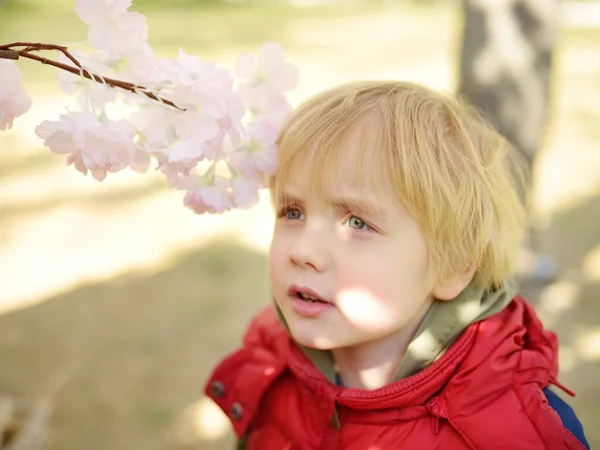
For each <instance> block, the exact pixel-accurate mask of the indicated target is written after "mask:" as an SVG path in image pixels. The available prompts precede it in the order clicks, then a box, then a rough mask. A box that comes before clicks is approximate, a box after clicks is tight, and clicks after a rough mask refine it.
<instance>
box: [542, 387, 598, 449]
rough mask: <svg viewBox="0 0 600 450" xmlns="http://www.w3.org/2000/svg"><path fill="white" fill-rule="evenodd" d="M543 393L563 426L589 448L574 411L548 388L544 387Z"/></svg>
mask: <svg viewBox="0 0 600 450" xmlns="http://www.w3.org/2000/svg"><path fill="white" fill-rule="evenodd" d="M543 392H544V395H545V396H546V400H548V405H550V407H551V408H552V409H553V410H554V411H556V412H557V413H558V415H559V416H560V420H562V423H563V426H564V427H565V428H566V429H567V430H569V431H570V432H571V433H573V435H574V436H575V437H576V438H577V439H578V440H579V442H581V443H582V444H583V445H584V446H585V448H587V449H588V450H590V444H588V441H587V439H586V438H585V434H584V432H583V426H582V425H581V422H580V421H579V419H578V418H577V416H576V415H575V411H573V408H571V407H570V406H569V405H567V403H565V401H564V400H563V399H562V398H560V397H559V396H558V395H556V394H555V393H554V392H552V390H550V388H546V389H544V391H543Z"/></svg>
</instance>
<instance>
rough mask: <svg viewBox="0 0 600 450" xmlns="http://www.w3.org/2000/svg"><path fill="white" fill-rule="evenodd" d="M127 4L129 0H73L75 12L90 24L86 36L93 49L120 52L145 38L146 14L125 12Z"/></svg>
mask: <svg viewBox="0 0 600 450" xmlns="http://www.w3.org/2000/svg"><path fill="white" fill-rule="evenodd" d="M130 6H131V0H77V2H76V5H75V12H76V13H77V15H78V16H79V18H80V19H81V20H82V21H83V22H84V23H86V24H88V25H89V26H90V29H89V31H88V40H89V41H90V44H91V45H92V46H93V47H94V48H95V49H97V50H100V49H103V50H108V51H110V52H111V53H112V54H114V55H121V54H123V53H124V52H127V51H129V50H131V49H132V48H135V47H136V46H137V45H139V44H140V43H142V42H145V41H146V40H147V39H148V26H147V25H146V18H145V17H144V16H143V15H142V14H140V13H137V12H128V11H127V10H128V9H129V7H130Z"/></svg>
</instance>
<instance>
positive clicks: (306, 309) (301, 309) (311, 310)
mask: <svg viewBox="0 0 600 450" xmlns="http://www.w3.org/2000/svg"><path fill="white" fill-rule="evenodd" d="M298 293H301V294H303V295H309V296H311V297H314V298H315V299H317V300H319V301H318V302H309V301H306V300H302V299H301V298H299V297H298ZM288 296H289V298H290V300H291V306H292V310H293V311H294V312H295V313H296V314H297V315H299V316H301V317H304V318H307V319H316V318H317V317H319V316H321V315H322V314H325V313H327V312H328V311H331V310H332V309H334V308H335V306H334V304H333V303H331V302H329V301H327V300H325V299H324V298H323V297H321V296H320V295H319V294H317V293H316V292H315V291H313V290H312V289H310V288H307V287H304V286H298V285H295V284H292V285H291V286H290V287H289V288H288Z"/></svg>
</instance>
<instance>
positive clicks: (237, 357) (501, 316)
mask: <svg viewBox="0 0 600 450" xmlns="http://www.w3.org/2000/svg"><path fill="white" fill-rule="evenodd" d="M556 375H557V342H556V337H555V335H554V334H552V333H550V332H547V331H544V330H543V328H542V325H541V323H540V321H539V319H538V318H537V317H536V315H535V313H534V311H533V309H532V308H531V306H529V305H528V304H527V303H526V302H525V301H524V300H522V299H520V298H516V299H515V300H513V301H512V302H511V303H510V304H509V305H508V306H507V307H506V308H505V309H504V310H503V311H501V312H500V313H498V314H496V315H494V316H492V317H490V318H488V319H485V320H483V321H481V322H478V323H474V324H472V325H470V326H469V327H468V328H467V329H466V330H465V331H464V332H463V333H462V334H461V335H460V336H459V337H458V339H457V340H456V341H455V342H454V343H453V344H452V346H451V347H450V348H449V349H448V350H447V351H446V353H445V354H444V355H443V356H442V357H441V358H440V359H439V360H437V361H436V362H434V363H433V364H431V365H430V366H428V367H427V368H425V369H424V370H422V371H421V372H419V373H417V374H415V375H413V376H410V377H408V378H405V379H402V380H400V381H397V382H395V383H392V384H389V385H387V386H384V387H382V388H381V389H378V390H375V391H365V390H359V389H347V388H343V387H341V386H337V385H335V384H332V383H331V382H329V381H328V380H327V379H326V378H325V377H324V375H322V374H321V373H320V372H319V371H318V369H317V368H316V367H315V366H314V365H313V364H312V363H311V362H310V361H309V360H308V359H307V357H306V356H305V354H304V353H303V352H302V351H301V350H300V349H299V348H298V347H297V346H296V345H295V344H294V343H293V341H292V340H291V339H290V337H289V336H288V334H287V332H286V330H285V328H284V327H283V325H282V324H281V322H280V321H279V319H278V318H277V316H276V314H275V312H274V310H273V308H271V307H269V308H267V309H265V310H264V311H263V312H261V313H260V314H259V315H258V317H257V318H256V319H255V320H254V321H253V323H252V324H251V326H250V328H249V330H248V332H247V334H246V336H245V339H244V346H243V348H242V349H241V350H239V351H237V352H235V353H233V354H232V355H230V356H229V357H227V358H226V359H225V360H224V361H223V362H222V363H221V364H220V365H219V366H218V367H217V368H216V369H215V371H214V373H213V375H212V377H211V379H210V380H209V382H208V384H207V387H206V393H207V394H208V395H209V396H210V397H212V398H213V399H214V401H215V402H216V403H217V404H218V405H219V406H220V407H221V409H223V411H224V412H225V413H226V414H228V415H229V417H230V418H231V420H232V423H233V427H234V429H235V432H236V433H237V435H238V436H240V437H242V436H247V437H248V440H247V449H249V450H283V449H286V450H309V449H325V450H329V449H348V450H359V449H360V450H391V449H394V450H398V449H438V448H439V449H445V450H453V449H485V450H496V449H497V450H500V449H506V450H509V449H510V450H542V449H578V450H583V449H584V446H583V445H582V444H581V443H580V442H579V441H578V440H577V439H576V438H575V437H574V436H573V435H572V434H571V433H570V432H569V431H568V430H567V429H565V428H564V427H563V425H562V422H561V419H560V417H559V416H558V414H557V413H556V412H555V411H554V410H553V409H552V408H550V407H549V406H548V402H547V401H546V398H545V396H544V394H543V393H542V389H543V388H545V387H547V386H548V385H549V384H556V381H555V377H556ZM334 409H335V412H336V413H337V418H339V421H337V424H339V427H338V426H336V424H335V423H334V422H335V421H333V420H331V419H332V416H334Z"/></svg>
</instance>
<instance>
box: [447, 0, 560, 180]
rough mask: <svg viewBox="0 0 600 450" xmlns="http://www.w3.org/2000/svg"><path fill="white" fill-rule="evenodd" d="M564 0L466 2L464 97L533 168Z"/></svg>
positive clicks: (461, 87)
mask: <svg viewBox="0 0 600 450" xmlns="http://www.w3.org/2000/svg"><path fill="white" fill-rule="evenodd" d="M558 3H559V0H463V8H464V18H465V27H464V34H463V42H462V54H461V63H460V81H459V88H458V90H459V95H460V96H461V97H462V98H463V99H465V100H466V101H467V102H469V103H471V104H472V105H473V106H475V107H477V108H478V109H479V110H480V111H481V112H482V113H483V115H484V116H485V117H486V118H487V119H488V120H489V121H490V122H491V123H492V124H493V125H494V126H495V127H496V129H497V130H498V131H499V132H500V133H501V134H503V135H504V136H505V137H506V138H507V139H508V140H509V141H511V142H512V143H513V144H514V145H515V146H516V147H517V148H518V149H519V150H520V151H521V152H522V153H523V155H524V156H525V159H526V160H527V163H528V165H529V168H530V169H531V167H532V166H533V163H534V159H535V155H536V152H537V150H538V148H539V146H540V141H541V138H542V134H543V130H544V126H545V123H546V117H547V111H548V97H549V83H550V74H551V66H552V56H553V50H554V47H555V43H556V35H557V25H558V24H557V22H558V20H557V19H558V6H559V5H558Z"/></svg>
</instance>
